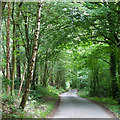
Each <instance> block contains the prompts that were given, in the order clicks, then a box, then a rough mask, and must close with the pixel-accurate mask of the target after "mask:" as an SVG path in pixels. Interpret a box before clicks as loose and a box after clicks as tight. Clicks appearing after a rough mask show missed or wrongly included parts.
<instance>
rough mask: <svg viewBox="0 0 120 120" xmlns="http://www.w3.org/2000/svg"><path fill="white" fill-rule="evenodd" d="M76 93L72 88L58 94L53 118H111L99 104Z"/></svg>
mask: <svg viewBox="0 0 120 120" xmlns="http://www.w3.org/2000/svg"><path fill="white" fill-rule="evenodd" d="M76 93H77V90H72V91H68V92H66V93H62V94H61V95H60V99H61V100H60V104H59V107H58V109H57V110H56V112H55V114H54V117H53V118H113V115H112V114H110V113H108V112H107V111H106V110H104V109H103V108H102V107H101V106H99V105H97V104H95V103H93V102H91V101H89V100H87V99H84V98H80V97H79V96H78V95H77V94H76Z"/></svg>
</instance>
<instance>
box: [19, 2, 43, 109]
mask: <svg viewBox="0 0 120 120" xmlns="http://www.w3.org/2000/svg"><path fill="white" fill-rule="evenodd" d="M41 7H42V2H39V4H38V12H37V13H38V14H37V28H36V31H35V39H34V43H33V51H32V57H31V62H30V68H29V73H28V80H27V81H26V87H25V92H24V95H23V98H22V101H21V103H20V107H21V108H22V109H24V108H25V105H26V101H27V98H28V93H29V90H30V88H31V82H32V79H33V72H34V66H35V62H36V54H37V49H38V39H39V31H40V20H41Z"/></svg>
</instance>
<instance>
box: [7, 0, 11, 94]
mask: <svg viewBox="0 0 120 120" xmlns="http://www.w3.org/2000/svg"><path fill="white" fill-rule="evenodd" d="M10 14H11V2H8V18H7V43H6V48H7V50H6V51H7V66H6V79H8V80H10ZM7 93H8V94H9V93H10V85H7Z"/></svg>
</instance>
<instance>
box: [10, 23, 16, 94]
mask: <svg viewBox="0 0 120 120" xmlns="http://www.w3.org/2000/svg"><path fill="white" fill-rule="evenodd" d="M15 50H16V44H15V24H14V23H13V50H12V75H11V78H12V85H11V95H12V94H13V91H14V77H15V60H16V55H15Z"/></svg>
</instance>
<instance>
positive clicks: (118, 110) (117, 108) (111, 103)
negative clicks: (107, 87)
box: [78, 91, 120, 118]
mask: <svg viewBox="0 0 120 120" xmlns="http://www.w3.org/2000/svg"><path fill="white" fill-rule="evenodd" d="M78 95H79V96H80V97H82V98H86V99H89V100H91V101H93V102H97V103H100V104H102V105H104V106H105V107H106V108H108V109H109V110H110V111H111V112H113V113H114V114H115V115H116V116H117V117H119V118H120V105H118V102H117V101H116V100H113V99H112V98H105V97H100V98H99V97H89V96H88V93H87V92H85V91H79V92H78Z"/></svg>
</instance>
